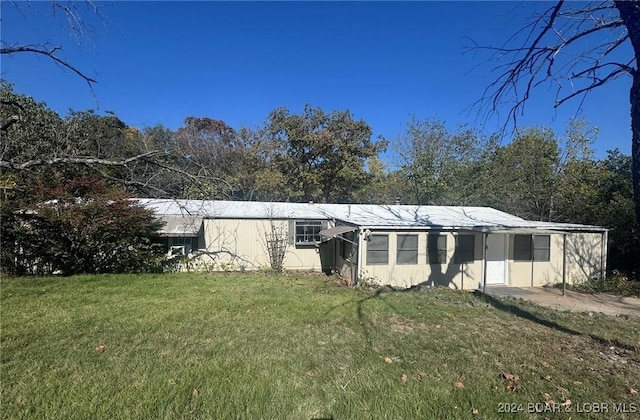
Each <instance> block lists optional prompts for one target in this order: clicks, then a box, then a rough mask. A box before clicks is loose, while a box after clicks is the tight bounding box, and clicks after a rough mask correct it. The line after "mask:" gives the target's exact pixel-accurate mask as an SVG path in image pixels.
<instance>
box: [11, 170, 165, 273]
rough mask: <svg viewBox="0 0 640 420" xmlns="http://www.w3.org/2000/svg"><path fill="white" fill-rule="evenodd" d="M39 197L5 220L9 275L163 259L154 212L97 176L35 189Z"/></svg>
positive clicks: (148, 265)
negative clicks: (131, 199) (132, 200)
mask: <svg viewBox="0 0 640 420" xmlns="http://www.w3.org/2000/svg"><path fill="white" fill-rule="evenodd" d="M36 197H37V198H38V199H37V200H34V204H32V205H30V206H29V207H28V208H26V209H20V210H14V211H12V212H5V213H4V214H3V219H2V243H3V247H2V267H3V268H2V270H3V271H4V272H6V273H9V274H14V275H25V274H53V273H55V274H63V275H71V274H79V273H133V272H145V271H153V270H155V269H157V268H158V267H159V266H160V264H161V261H162V256H163V255H162V247H161V246H160V245H159V243H158V242H159V237H158V234H157V231H158V229H159V228H160V227H161V223H159V222H158V221H156V220H155V218H154V216H153V212H152V211H150V210H147V209H145V208H143V207H141V206H139V205H136V204H135V203H133V202H131V201H130V200H129V199H128V198H127V195H126V194H125V192H124V191H123V190H122V189H120V188H117V187H110V186H108V185H107V184H106V182H105V181H103V180H100V179H98V178H96V177H83V178H79V179H76V180H73V181H70V182H68V183H64V184H63V183H61V184H58V185H57V186H54V187H53V188H51V186H49V185H47V186H45V185H42V184H41V185H40V186H39V188H36Z"/></svg>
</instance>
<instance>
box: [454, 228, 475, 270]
mask: <svg viewBox="0 0 640 420" xmlns="http://www.w3.org/2000/svg"><path fill="white" fill-rule="evenodd" d="M475 243H476V235H458V237H457V238H456V251H455V254H454V256H455V258H454V260H455V262H456V264H464V263H469V262H473V261H474V260H475Z"/></svg>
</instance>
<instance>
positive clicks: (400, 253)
mask: <svg viewBox="0 0 640 420" xmlns="http://www.w3.org/2000/svg"><path fill="white" fill-rule="evenodd" d="M396 262H397V263H398V264H418V235H398V250H397V252H396Z"/></svg>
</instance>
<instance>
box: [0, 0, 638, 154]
mask: <svg viewBox="0 0 640 420" xmlns="http://www.w3.org/2000/svg"><path fill="white" fill-rule="evenodd" d="M1 4H2V5H1V7H2V24H1V30H2V41H3V42H4V43H5V44H9V45H11V44H13V43H21V44H28V43H29V44H39V43H43V42H48V43H49V44H51V45H63V46H64V50H63V51H62V52H61V53H60V56H61V57H63V58H65V59H66V60H68V61H69V62H70V63H72V64H74V65H75V66H77V67H78V68H79V69H81V70H82V71H84V72H85V73H87V74H88V75H89V76H91V77H94V78H96V79H97V80H98V83H97V84H96V85H95V86H94V91H95V98H94V96H93V95H92V93H91V91H90V90H89V89H88V88H87V85H86V84H85V83H84V82H83V81H82V80H81V79H80V78H78V77H77V76H75V75H74V74H72V73H71V72H70V71H68V70H66V71H65V70H62V69H60V68H58V67H57V66H56V65H54V64H53V63H51V62H49V61H48V60H46V59H44V58H42V57H40V58H38V57H36V56H33V55H26V54H19V55H15V56H13V57H10V58H8V57H2V63H1V64H2V77H3V78H4V79H6V80H9V81H10V82H12V83H14V84H15V90H16V91H18V92H20V93H24V94H27V95H30V96H33V97H34V98H35V99H36V100H39V101H44V102H46V103H47V105H48V106H50V107H51V108H53V109H54V110H56V111H58V112H59V113H60V114H61V115H65V114H66V112H67V110H68V109H70V108H72V109H75V110H84V109H88V108H97V107H98V108H99V110H100V111H101V112H104V111H106V110H110V111H114V112H115V113H116V114H117V115H118V116H119V117H120V118H121V119H122V120H123V121H125V122H126V123H127V124H129V125H131V126H136V127H144V126H152V125H155V124H163V125H165V126H167V127H169V128H172V129H177V128H179V127H180V126H181V125H182V123H183V121H184V119H185V117H187V116H196V117H210V118H215V119H220V120H223V121H225V122H226V123H227V124H229V125H231V126H232V127H234V128H240V126H258V125H261V124H262V123H263V122H264V121H265V120H266V118H267V115H268V114H269V112H270V111H271V110H273V109H274V108H277V107H287V108H289V110H290V111H291V112H293V113H300V112H302V110H303V108H304V105H305V104H306V103H310V104H312V105H314V106H320V107H321V108H322V109H323V110H324V111H326V112H329V111H331V110H334V109H335V110H344V109H349V110H350V111H351V112H352V113H353V115H354V117H355V118H357V119H364V120H365V121H366V122H367V123H368V124H369V125H370V126H371V127H372V129H373V132H374V136H378V135H382V136H384V137H385V138H387V139H389V140H392V139H393V138H395V137H397V136H398V135H401V134H402V132H403V130H404V127H405V125H406V123H407V122H408V121H409V119H410V115H412V114H413V115H416V116H417V117H418V118H420V119H427V118H436V119H440V120H442V121H444V122H446V124H447V126H448V127H449V128H450V129H452V130H455V128H456V127H457V126H458V125H460V124H465V123H466V124H469V125H470V126H472V127H476V128H479V129H481V130H482V131H483V132H484V133H485V134H490V133H491V132H493V131H494V130H496V129H497V128H498V127H499V124H500V123H502V122H504V121H503V120H499V119H497V118H492V119H489V120H485V119H483V118H479V117H478V115H477V110H472V109H470V107H471V106H472V105H473V104H474V102H476V101H477V100H478V99H479V98H480V97H481V96H482V93H483V90H484V88H485V87H486V85H487V83H488V82H489V81H491V76H492V73H491V68H492V67H493V65H492V64H491V63H489V64H483V62H484V58H485V56H483V55H482V54H478V53H473V52H467V53H465V47H468V46H470V45H471V41H469V38H470V39H473V40H474V41H476V42H478V43H480V44H484V45H500V44H502V43H503V41H504V40H505V39H506V38H507V37H508V36H510V35H511V34H512V33H513V32H515V31H516V30H517V29H519V28H520V27H521V26H522V25H523V24H524V23H526V22H527V21H528V18H529V16H530V15H531V12H532V11H534V10H536V8H537V9H540V8H541V7H542V8H545V7H549V5H550V4H551V3H548V2H547V3H542V4H540V3H534V2H529V3H526V4H522V3H519V2H447V3H445V2H409V3H386V2H318V3H308V2H307V3H300V2H280V3H271V2H143V1H140V2H100V3H98V5H99V7H100V10H101V13H102V15H103V18H102V19H100V18H98V17H97V16H96V15H94V14H93V13H91V12H90V10H87V8H86V7H85V5H84V4H83V3H77V4H76V6H77V8H78V10H79V11H80V12H81V13H82V15H83V16H84V18H85V21H86V23H87V25H88V26H89V30H88V31H86V32H85V33H84V34H82V35H81V36H79V37H76V36H73V34H71V33H70V31H69V29H68V22H67V21H66V18H65V17H64V16H63V15H62V14H61V13H60V12H57V13H56V15H55V16H53V14H52V8H51V6H50V3H49V2H17V3H16V5H17V7H16V5H13V4H11V3H9V2H6V1H3V2H2V3H1ZM630 86H631V79H630V78H629V77H625V78H621V79H619V80H617V81H614V82H613V83H611V84H609V85H607V86H606V87H604V88H601V89H600V90H599V91H595V92H594V93H593V94H592V95H591V96H590V97H589V98H588V99H587V102H586V103H585V105H584V106H583V109H582V115H583V116H584V117H585V118H586V119H587V120H588V121H590V122H591V123H592V124H593V125H594V126H597V127H598V129H599V136H598V139H597V141H596V143H595V144H594V148H595V149H596V156H597V157H603V156H604V155H605V151H606V150H608V149H613V148H616V147H617V148H620V150H621V151H622V152H624V153H626V154H629V153H630V144H631V129H630V117H629V99H628V97H629V87H630ZM553 99H554V96H553V95H552V93H551V92H549V91H547V90H545V89H542V90H537V91H536V92H535V95H534V97H533V98H532V100H531V102H530V103H529V105H528V106H527V108H526V112H525V115H524V116H523V117H521V118H520V124H521V125H523V126H540V125H546V126H551V127H553V128H554V129H556V130H557V131H558V132H562V131H563V130H564V127H565V125H566V124H567V122H568V121H569V119H570V118H571V117H572V116H573V115H575V113H576V109H577V107H578V103H577V101H573V102H569V103H567V105H565V106H563V107H562V108H561V109H560V110H559V111H554V110H553V108H552V106H553ZM505 111H506V110H505ZM506 141H508V138H507V139H505V142H506Z"/></svg>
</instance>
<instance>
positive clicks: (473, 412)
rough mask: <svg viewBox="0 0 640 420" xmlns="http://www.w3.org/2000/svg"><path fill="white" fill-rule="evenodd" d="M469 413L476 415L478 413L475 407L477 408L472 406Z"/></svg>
mask: <svg viewBox="0 0 640 420" xmlns="http://www.w3.org/2000/svg"><path fill="white" fill-rule="evenodd" d="M471 413H472V414H473V415H474V416H477V415H478V413H479V411H478V409H477V408H474V409H473V410H471Z"/></svg>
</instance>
